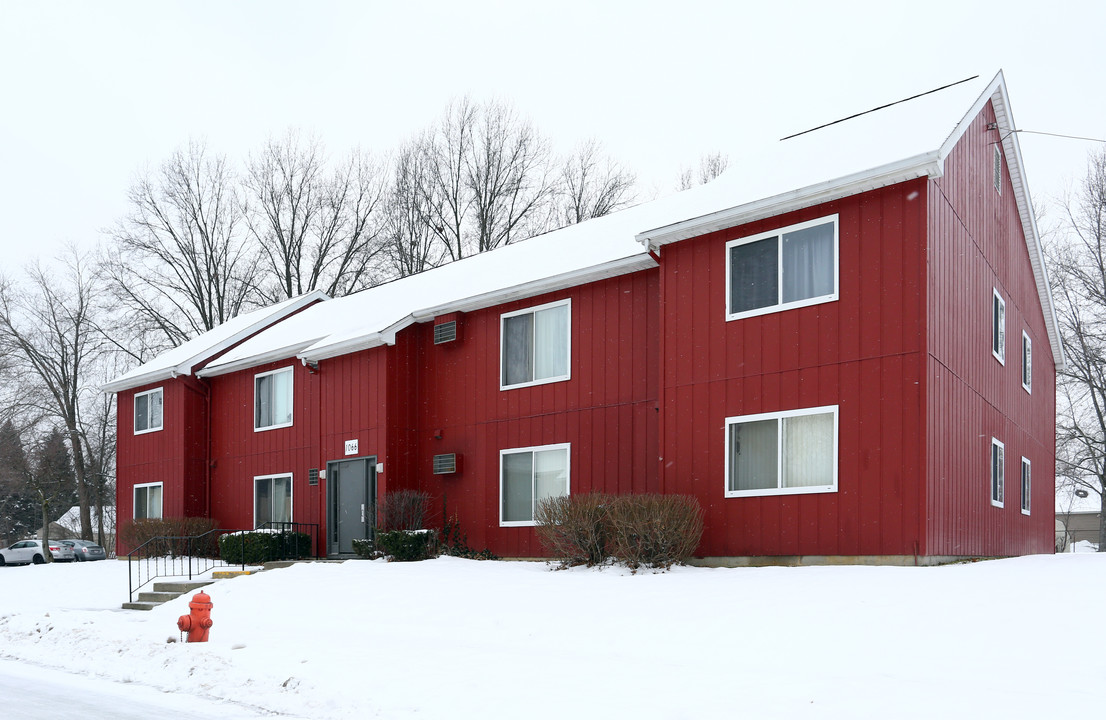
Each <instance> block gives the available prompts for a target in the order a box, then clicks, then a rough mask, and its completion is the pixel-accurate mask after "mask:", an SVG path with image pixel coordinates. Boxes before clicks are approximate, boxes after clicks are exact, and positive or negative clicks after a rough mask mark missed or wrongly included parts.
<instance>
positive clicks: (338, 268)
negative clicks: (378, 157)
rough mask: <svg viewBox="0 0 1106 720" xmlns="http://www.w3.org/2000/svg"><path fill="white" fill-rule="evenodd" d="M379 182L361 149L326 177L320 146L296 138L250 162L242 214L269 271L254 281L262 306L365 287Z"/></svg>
mask: <svg viewBox="0 0 1106 720" xmlns="http://www.w3.org/2000/svg"><path fill="white" fill-rule="evenodd" d="M380 178H381V173H380V171H379V169H378V167H377V166H376V164H375V163H374V162H372V160H371V159H370V158H369V157H368V156H366V155H365V154H363V153H361V152H359V151H355V152H353V153H351V155H350V156H349V158H348V159H347V160H346V161H345V162H343V163H342V165H341V166H340V167H338V168H337V169H336V170H335V171H333V172H328V170H327V163H326V158H325V152H324V149H323V147H322V145H321V143H319V142H318V141H317V140H313V139H312V140H302V139H301V138H300V137H299V136H298V135H297V134H296V133H294V132H289V133H288V135H286V136H285V138H284V139H283V140H281V141H276V140H270V141H269V142H268V143H266V145H265V146H264V148H262V150H261V152H260V153H258V154H257V155H255V156H254V157H253V158H251V160H250V162H249V167H248V172H247V173H246V177H245V180H244V188H243V190H244V192H243V194H244V195H245V202H246V205H245V213H244V214H245V218H246V222H247V226H248V228H249V231H250V235H251V236H252V237H253V238H254V239H255V240H256V241H257V244H258V245H259V247H260V248H261V257H262V258H263V265H264V267H265V269H266V271H267V272H265V274H264V276H263V279H262V280H261V281H260V285H261V288H262V292H263V295H264V298H265V300H266V301H269V302H277V301H280V300H284V299H287V298H290V297H295V296H297V295H302V294H303V293H305V292H309V291H311V290H316V289H318V290H322V291H323V292H325V293H327V294H328V295H332V296H334V295H345V294H348V293H350V292H354V291H356V290H360V289H362V288H364V287H366V286H367V285H368V283H369V281H370V279H371V270H372V262H373V260H374V258H375V257H376V255H377V254H378V253H379V252H380V250H381V247H382V246H381V243H380V242H379V240H378V224H379V223H378V222H377V220H376V215H377V210H378V209H379V205H380V200H381V196H382V183H381V181H380Z"/></svg>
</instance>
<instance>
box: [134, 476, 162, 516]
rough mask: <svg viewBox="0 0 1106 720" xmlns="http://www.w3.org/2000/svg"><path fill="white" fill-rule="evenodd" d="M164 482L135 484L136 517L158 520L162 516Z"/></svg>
mask: <svg viewBox="0 0 1106 720" xmlns="http://www.w3.org/2000/svg"><path fill="white" fill-rule="evenodd" d="M162 485H163V483H143V484H141V485H135V486H134V519H135V520H157V519H159V518H160V517H161V491H162Z"/></svg>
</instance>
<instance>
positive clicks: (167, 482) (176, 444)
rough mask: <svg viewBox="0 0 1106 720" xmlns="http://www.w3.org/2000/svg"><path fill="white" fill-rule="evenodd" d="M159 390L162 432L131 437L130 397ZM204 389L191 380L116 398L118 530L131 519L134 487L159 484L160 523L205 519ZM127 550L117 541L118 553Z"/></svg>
mask: <svg viewBox="0 0 1106 720" xmlns="http://www.w3.org/2000/svg"><path fill="white" fill-rule="evenodd" d="M159 387H160V388H161V389H162V398H163V402H164V405H163V413H162V429H161V430H157V431H154V432H148V433H142V434H139V435H136V434H135V432H134V396H135V395H136V394H138V393H141V392H145V391H147V390H153V389H155V388H159ZM203 393H204V389H203V387H202V385H200V384H198V383H197V382H196V381H195V379H193V378H184V377H181V378H167V379H166V380H164V381H162V382H157V383H151V384H149V385H143V386H141V387H137V388H133V389H130V390H125V391H122V392H120V393H119V394H118V395H117V398H116V402H117V414H116V422H117V425H116V428H117V434H116V438H117V457H118V461H117V463H116V499H117V508H116V512H117V517H118V521H119V524H120V525H121V526H122V525H125V524H126V523H129V522H130V521H131V519H132V518H133V517H134V486H135V485H141V484H144V483H156V482H160V483H163V487H162V515H163V517H167V518H171V517H197V516H203V515H204V513H205V510H206V508H205V500H206V482H207V475H206V473H205V468H206V465H207V461H206V457H207V456H206V450H207V429H208V428H207V423H206V420H205V409H204V404H205V400H204V395H203ZM130 549H131V548H128V547H127V546H126V543H125V540H123V539H121V543H120V545H119V547H118V550H119V552H127V551H128V550H130Z"/></svg>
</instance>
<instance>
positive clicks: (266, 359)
mask: <svg viewBox="0 0 1106 720" xmlns="http://www.w3.org/2000/svg"><path fill="white" fill-rule="evenodd" d="M318 340H319V338H315V339H314V340H303V341H300V342H297V343H295V344H293V345H286V346H285V347H282V348H277V349H275V350H270V351H269V352H266V353H261V354H260V355H251V356H249V357H247V358H242V359H241V360H235V361H234V362H229V363H226V364H225V365H215V366H209V367H205V368H203V369H202V370H198V371H197V372H196V375H197V377H205V378H206V377H218V376H219V375H229V374H230V373H232V372H237V371H239V370H246V369H248V368H252V367H257V366H258V365H265V364H267V363H271V362H276V361H277V360H285V359H287V358H291V357H296V353H297V352H299V351H300V350H302V349H304V348H305V347H307V346H308V345H310V344H311V343H313V342H316V341H318Z"/></svg>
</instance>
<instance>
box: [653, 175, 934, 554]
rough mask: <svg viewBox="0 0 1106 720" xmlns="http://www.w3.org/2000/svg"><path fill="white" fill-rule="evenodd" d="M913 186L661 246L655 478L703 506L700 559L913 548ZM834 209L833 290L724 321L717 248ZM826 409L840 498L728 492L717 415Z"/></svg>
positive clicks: (917, 233)
mask: <svg viewBox="0 0 1106 720" xmlns="http://www.w3.org/2000/svg"><path fill="white" fill-rule="evenodd" d="M924 192H925V181H923V180H917V181H912V182H908V183H903V184H901V185H896V186H892V187H888V188H884V189H881V190H875V191H872V192H868V193H864V194H861V195H857V196H854V197H850V198H846V199H843V200H840V201H837V202H833V203H827V204H825V205H820V206H817V207H813V208H808V209H805V210H802V211H800V212H795V213H790V214H788V215H784V216H779V217H775V218H771V219H768V220H764V221H759V222H755V223H750V224H748V225H744V226H741V227H736V228H731V229H728V230H725V231H720V232H716V233H713V234H710V235H706V236H703V237H700V238H695V239H691V240H685V241H683V242H680V243H678V244H674V245H668V246H666V247H665V248H664V256H663V265H662V272H663V274H664V279H663V295H662V298H661V307H662V308H664V313H665V317H664V319H663V321H662V323H663V326H664V327H665V332H664V337H663V340H662V346H661V352H662V364H663V368H664V370H663V372H662V377H663V385H664V386H663V390H662V393H663V397H664V403H665V407H664V413H665V423H664V436H663V438H662V439H661V443H662V444H661V448H662V452H661V454H662V455H663V456H664V461H663V468H662V470H661V472H662V483H663V487H664V488H665V490H666V491H668V492H690V493H691V494H693V495H695V496H696V497H697V498H698V500H699V502H700V503H701V504H702V506H703V507H704V509H705V511H706V531H705V533H704V537H703V542H702V544H701V545H700V548H699V551H700V553H701V554H703V555H708V556H710V555H739V556H740V555H910V554H913V553H914V552H916V547H917V545H918V544H919V543H920V539H921V534H922V527H921V526H920V524H919V522H920V517H921V512H920V510H919V508H918V507H917V504H918V500H919V498H920V497H921V492H920V485H921V482H922V476H921V473H920V470H919V456H920V450H919V446H918V442H917V440H916V438H915V437H908V433H911V432H913V433H915V434H916V433H917V430H918V428H919V424H920V418H921V412H922V401H921V396H920V386H919V382H920V380H921V378H920V372H921V363H920V362H919V354H920V352H921V349H922V342H921V338H920V329H921V327H922V326H923V319H922V317H921V314H922V311H923V306H922V302H921V292H922V282H923V281H922V277H921V276H920V273H921V272H922V268H923V267H924V266H925V260H924V255H923V242H924V227H925V207H926V206H925V200H924ZM833 213H837V214H838V222H839V233H840V242H839V245H840V250H839V267H840V274H839V290H840V292H839V299H838V300H837V301H835V302H831V303H823V304H821V305H815V306H811V307H805V308H798V309H794V310H788V311H785V312H776V313H770V314H767V315H761V316H757V317H752V318H746V319H742V320H737V321H732V322H726V320H725V306H726V301H725V293H726V265H725V263H726V252H725V244H726V242H727V241H729V240H731V239H736V238H741V237H746V236H749V235H754V234H757V233H760V232H765V231H769V230H772V229H775V228H780V227H784V226H787V225H791V224H794V223H799V222H804V221H806V220H812V219H815V218H819V217H824V216H827V215H831V214H833ZM688 318H691V319H692V321H691V322H688ZM822 405H838V422H839V462H838V488H839V489H838V492H836V493H824V494H811V495H780V496H769V497H741V498H726V497H725V468H724V455H725V419H726V418H727V417H732V416H740V415H750V414H755V413H764V412H775V411H782V410H790V409H797V408H805V407H817V406H822ZM690 428H693V430H689V429H690Z"/></svg>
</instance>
